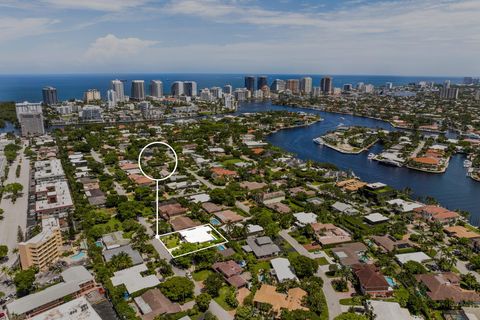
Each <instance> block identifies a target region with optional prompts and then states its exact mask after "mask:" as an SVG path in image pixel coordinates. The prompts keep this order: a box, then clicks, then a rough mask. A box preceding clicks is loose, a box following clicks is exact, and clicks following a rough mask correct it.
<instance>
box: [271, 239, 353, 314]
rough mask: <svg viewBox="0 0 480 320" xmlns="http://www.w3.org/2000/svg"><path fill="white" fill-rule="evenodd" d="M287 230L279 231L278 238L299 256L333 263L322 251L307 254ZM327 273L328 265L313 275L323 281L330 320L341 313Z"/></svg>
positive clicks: (341, 310)
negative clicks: (285, 242) (323, 258)
mask: <svg viewBox="0 0 480 320" xmlns="http://www.w3.org/2000/svg"><path fill="white" fill-rule="evenodd" d="M288 232H289V230H282V231H280V233H279V234H280V236H281V237H282V238H283V239H285V241H287V242H288V243H289V244H290V245H291V246H292V247H293V248H294V249H295V250H296V251H297V252H298V253H299V254H301V255H302V256H305V257H309V258H311V259H318V258H321V257H325V258H326V259H327V260H328V262H329V263H334V262H333V261H332V259H331V258H330V257H329V256H327V255H326V254H325V253H324V252H323V251H322V252H320V253H313V252H309V251H308V250H307V249H305V248H304V247H303V246H302V245H301V244H300V243H298V241H297V240H295V239H294V238H293V237H292V236H290V235H289V234H288ZM327 271H328V265H325V266H320V267H318V271H317V273H316V274H315V275H316V276H317V277H320V278H322V280H323V293H324V295H325V299H326V300H327V306H328V318H329V319H330V320H332V319H334V318H335V317H336V316H338V315H339V314H341V313H342V312H344V311H343V308H342V305H341V304H340V300H339V297H338V294H337V292H336V291H335V290H334V289H333V287H332V279H331V278H329V277H327V275H326V272H327Z"/></svg>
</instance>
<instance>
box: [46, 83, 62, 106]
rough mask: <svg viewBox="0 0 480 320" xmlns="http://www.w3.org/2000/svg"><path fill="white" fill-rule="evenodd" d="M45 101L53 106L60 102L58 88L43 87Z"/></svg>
mask: <svg viewBox="0 0 480 320" xmlns="http://www.w3.org/2000/svg"><path fill="white" fill-rule="evenodd" d="M42 95H43V103H44V104H45V105H47V106H52V105H55V104H57V103H58V97H57V89H56V88H54V87H44V88H43V89H42Z"/></svg>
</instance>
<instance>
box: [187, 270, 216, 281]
mask: <svg viewBox="0 0 480 320" xmlns="http://www.w3.org/2000/svg"><path fill="white" fill-rule="evenodd" d="M212 273H213V272H212V271H211V270H201V271H198V272H194V273H192V278H193V280H195V281H204V280H205V279H207V277H208V276H209V275H211V274H212Z"/></svg>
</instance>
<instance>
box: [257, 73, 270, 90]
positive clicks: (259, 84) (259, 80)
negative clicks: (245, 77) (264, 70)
mask: <svg viewBox="0 0 480 320" xmlns="http://www.w3.org/2000/svg"><path fill="white" fill-rule="evenodd" d="M264 86H268V78H267V77H266V76H260V77H258V78H257V90H262V88H263V87H264Z"/></svg>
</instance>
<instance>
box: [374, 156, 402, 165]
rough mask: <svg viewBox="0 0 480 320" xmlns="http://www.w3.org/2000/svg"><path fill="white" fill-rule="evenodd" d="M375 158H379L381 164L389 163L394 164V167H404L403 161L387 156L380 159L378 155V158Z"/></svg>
mask: <svg viewBox="0 0 480 320" xmlns="http://www.w3.org/2000/svg"><path fill="white" fill-rule="evenodd" d="M375 160H377V161H378V162H380V163H381V164H384V165H387V166H394V167H402V166H403V164H402V163H400V162H398V161H395V160H391V159H387V158H382V159H379V158H378V157H377V158H375Z"/></svg>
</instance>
